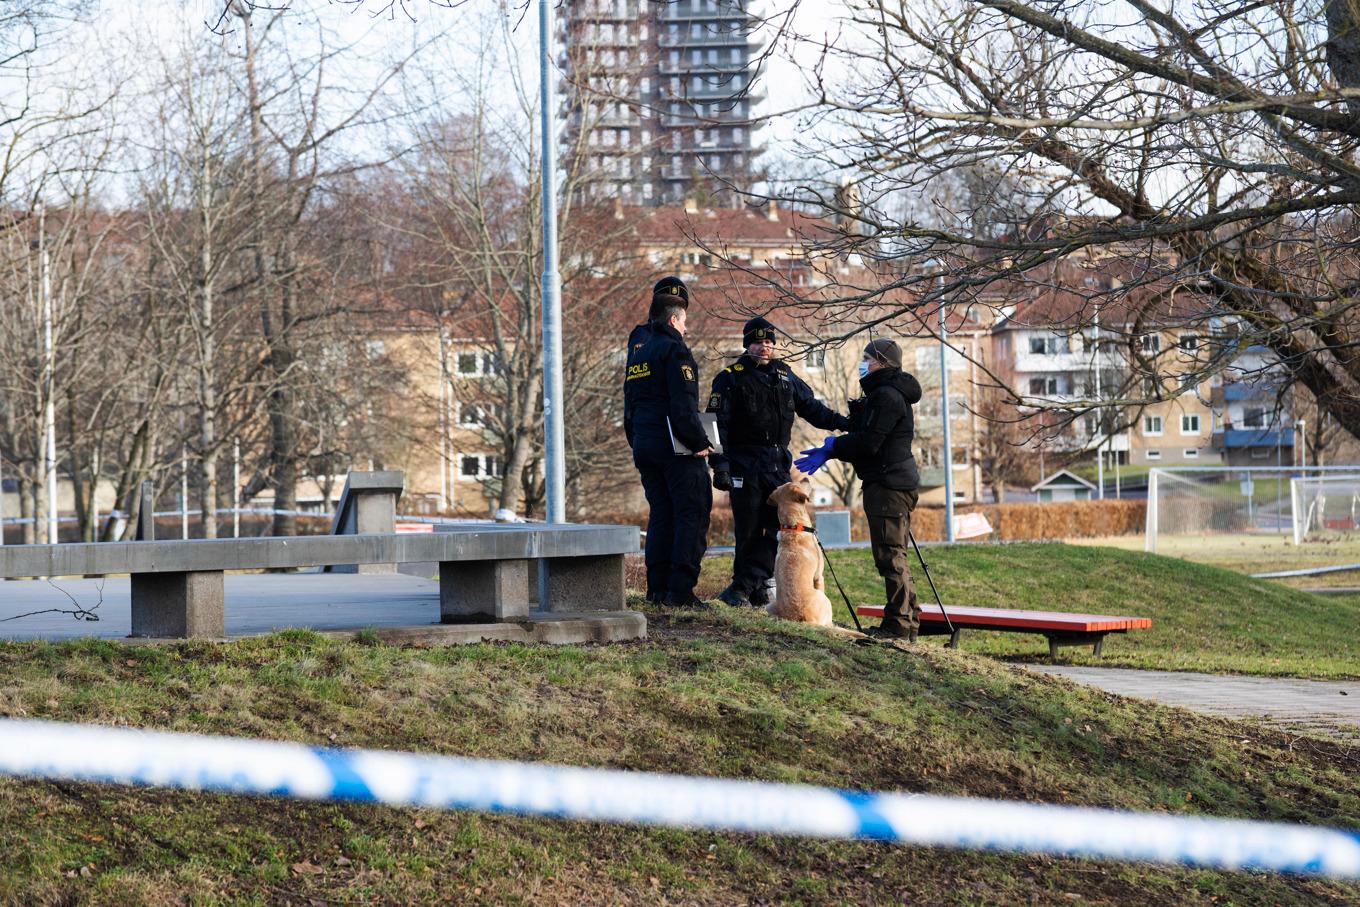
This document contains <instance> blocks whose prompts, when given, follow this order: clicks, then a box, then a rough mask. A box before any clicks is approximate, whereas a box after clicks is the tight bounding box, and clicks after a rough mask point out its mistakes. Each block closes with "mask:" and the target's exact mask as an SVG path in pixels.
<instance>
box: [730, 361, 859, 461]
mask: <svg viewBox="0 0 1360 907" xmlns="http://www.w3.org/2000/svg"><path fill="white" fill-rule="evenodd" d="M708 411H709V412H711V413H717V415H718V436H719V437H720V438H721V439H722V444H723V453H722V454H716V453H715V454H712V455H711V456H710V457H709V462H710V463H711V464H712V466H713V470H714V471H715V472H721V471H722V470H724V469H727V470H732V471H735V472H738V473H748V472H787V471H788V469H789V466H790V465H792V455H791V454H790V453H789V450H788V447H789V439H790V437H791V435H792V432H793V420H794V417H795V416H798V417H801V418H802V419H804V420H806V421H807V422H809V423H811V424H812V425H814V426H816V427H817V428H822V429H826V430H827V431H846V430H848V429H849V428H850V420H849V419H847V418H846V417H845V416H842V415H841V414H840V413H838V412H836V411H835V410H833V409H830V408H829V407H827V406H826V405H824V404H823V403H822V402H821V401H820V400H818V399H817V396H816V395H815V394H813V393H812V388H810V387H808V386H807V384H806V383H805V382H804V381H803V379H801V378H799V377H798V376H797V375H795V374H794V373H793V369H791V368H789V366H788V363H786V362H784V361H782V360H780V359H774V360H771V361H770V363H769V364H768V365H766V366H763V367H762V366H761V365H760V364H759V362H758V361H757V360H756V359H755V358H753V357H751V356H745V355H744V356H742V357H741V358H740V359H738V360H737V361H736V362H734V363H733V364H731V365H729V366H728V367H727V368H725V369H723V370H722V371H721V372H719V373H718V374H717V376H716V377H715V378H714V379H713V391H712V393H711V394H709V397H708Z"/></svg>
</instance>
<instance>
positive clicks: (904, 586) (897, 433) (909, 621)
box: [798, 338, 921, 642]
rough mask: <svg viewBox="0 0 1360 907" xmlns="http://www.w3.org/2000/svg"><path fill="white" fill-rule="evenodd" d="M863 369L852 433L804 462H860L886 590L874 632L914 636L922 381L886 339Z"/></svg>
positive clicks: (809, 466) (811, 465) (875, 344)
mask: <svg viewBox="0 0 1360 907" xmlns="http://www.w3.org/2000/svg"><path fill="white" fill-rule="evenodd" d="M859 374H860V379H859V386H860V389H861V390H863V391H864V396H862V397H860V398H859V399H858V400H851V401H850V433H849V434H845V435H841V436H840V437H839V438H827V439H826V441H825V443H823V444H822V446H821V447H819V448H816V449H813V450H805V451H803V453H804V456H803V457H800V458H799V460H798V468H799V469H801V470H803V471H804V472H808V473H811V472H816V471H817V470H818V469H819V468H820V467H821V466H822V465H823V464H824V463H825V462H826V461H827V460H829V459H831V460H847V461H849V463H850V465H851V466H853V467H854V468H855V474H856V475H858V476H859V478H860V481H861V482H863V483H864V516H865V517H866V519H867V520H868V523H869V542H870V545H871V546H872V548H873V552H874V566H875V567H877V568H878V574H879V576H881V577H883V584H884V587H885V591H886V593H887V597H888V603H887V606H886V607H885V608H884V609H883V622H882V624H880V625H879V626H878V627H875V628H874V630H872V631H870V632H871V633H872V635H875V636H889V637H900V638H904V639H908V640H911V641H913V642H914V641H915V640H916V632H917V630H918V628H919V627H920V625H921V607H920V605H918V604H917V602H916V587H915V585H914V584H913V583H912V581H911V574H910V573H908V572H907V545H908V544H909V538H910V533H911V512H912V511H913V510H915V509H916V502H917V500H918V495H917V489H918V486H919V485H920V478H921V477H920V473H919V472H918V471H917V469H916V459H915V458H914V457H913V456H912V454H911V442H912V438H913V437H914V435H915V422H914V419H913V417H912V412H911V408H912V406H914V405H915V404H917V403H919V402H921V384H920V382H918V381H917V380H916V378H915V376H913V375H911V374H909V373H908V372H904V371H902V350H901V348H900V347H899V346H898V345H897V344H896V343H895V342H893V341H892V340H889V339H887V338H882V339H879V340H874V341H872V342H870V343H869V345H868V346H866V347H865V348H864V356H863V358H862V359H861V361H860V364H859Z"/></svg>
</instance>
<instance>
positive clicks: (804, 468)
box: [793, 435, 836, 475]
mask: <svg viewBox="0 0 1360 907" xmlns="http://www.w3.org/2000/svg"><path fill="white" fill-rule="evenodd" d="M835 443H836V438H835V436H834V435H827V436H826V440H825V441H823V442H822V446H821V447H814V448H812V449H811V450H805V451H803V456H801V457H799V458H798V459H797V460H794V461H793V465H794V466H797V467H798V470H799V472H802V473H804V474H806V475H812V474H813V473H814V472H816V471H817V470H819V469H821V468H822V467H823V466H825V465H826V461H827V460H829V459H831V447H832V445H834V444H835Z"/></svg>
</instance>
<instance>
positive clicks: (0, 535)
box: [0, 457, 5, 546]
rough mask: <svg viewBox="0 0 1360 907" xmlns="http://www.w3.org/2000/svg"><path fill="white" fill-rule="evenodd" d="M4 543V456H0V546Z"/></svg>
mask: <svg viewBox="0 0 1360 907" xmlns="http://www.w3.org/2000/svg"><path fill="white" fill-rule="evenodd" d="M4 544H5V458H4V457H0V546H3V545H4Z"/></svg>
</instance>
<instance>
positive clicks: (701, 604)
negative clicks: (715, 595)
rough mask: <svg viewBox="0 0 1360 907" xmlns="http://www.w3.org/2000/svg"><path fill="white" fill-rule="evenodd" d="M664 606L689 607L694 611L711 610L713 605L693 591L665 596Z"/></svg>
mask: <svg viewBox="0 0 1360 907" xmlns="http://www.w3.org/2000/svg"><path fill="white" fill-rule="evenodd" d="M666 607H668V608H689V609H691V610H694V611H711V610H713V606H712V605H710V604H709V603H708V602H706V601H704V600H703V599H701V598H699V596H697V595H695V594H694V593H693V592H689V593H685V594H681V595H668V596H666Z"/></svg>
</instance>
